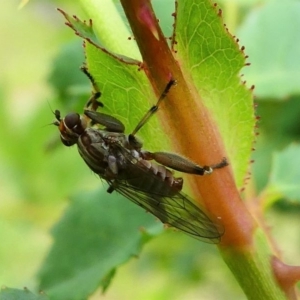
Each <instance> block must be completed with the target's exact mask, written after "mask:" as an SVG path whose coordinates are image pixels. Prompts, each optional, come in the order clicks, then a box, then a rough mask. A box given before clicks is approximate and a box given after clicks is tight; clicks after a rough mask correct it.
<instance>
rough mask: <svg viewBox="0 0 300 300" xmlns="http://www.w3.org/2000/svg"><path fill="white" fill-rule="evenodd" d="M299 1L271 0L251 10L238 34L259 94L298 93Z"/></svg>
mask: <svg viewBox="0 0 300 300" xmlns="http://www.w3.org/2000/svg"><path fill="white" fill-rule="evenodd" d="M299 30H300V3H299V1H293V0H290V1H284V2H283V1H268V2H267V3H266V4H265V5H261V6H258V7H257V8H256V9H255V10H253V11H252V13H250V14H249V15H248V17H247V19H246V20H245V22H244V24H243V25H242V26H241V28H240V30H239V32H238V36H239V38H240V39H241V41H242V44H243V45H245V46H246V51H247V54H249V57H250V59H249V60H250V61H251V68H247V70H246V71H245V75H246V77H247V80H248V81H250V82H253V83H255V86H256V88H255V94H256V95H257V96H258V97H260V98H267V97H269V98H270V97H271V98H277V99H280V98H281V99H284V98H286V97H287V96H291V95H295V94H299V92H300V85H299V77H300V61H299V53H300V38H299Z"/></svg>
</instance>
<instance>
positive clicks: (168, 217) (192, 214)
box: [112, 171, 224, 244]
mask: <svg viewBox="0 0 300 300" xmlns="http://www.w3.org/2000/svg"><path fill="white" fill-rule="evenodd" d="M145 172H146V171H145ZM147 175H148V176H149V174H148V173H147ZM152 176H155V175H152ZM112 187H113V189H114V190H116V191H117V192H119V193H120V194H122V195H123V196H124V197H126V198H127V199H129V200H131V201H132V202H134V203H135V204H137V205H139V206H141V207H142V208H144V209H145V210H146V211H148V212H150V213H152V214H153V215H154V216H156V217H157V218H158V219H160V220H161V222H162V223H164V224H167V225H170V226H172V227H175V228H177V229H179V230H181V231H183V232H185V233H186V234H188V235H190V236H192V237H194V238H197V239H199V240H201V241H204V242H206V243H213V244H216V243H219V241H220V238H221V236H222V235H223V233H224V228H223V226H222V225H221V224H220V222H218V220H213V219H212V218H210V217H209V216H208V215H207V213H205V211H204V208H202V207H199V206H197V205H195V204H194V203H193V202H192V200H191V199H190V198H189V197H188V196H187V195H186V194H184V193H182V192H180V193H178V192H177V193H175V194H174V195H173V196H171V197H166V196H162V195H159V194H154V193H150V192H149V190H148V189H147V191H145V190H142V189H141V188H139V187H137V186H136V185H132V184H130V181H127V180H115V181H114V183H113V186H112Z"/></svg>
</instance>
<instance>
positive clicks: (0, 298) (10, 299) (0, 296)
mask: <svg viewBox="0 0 300 300" xmlns="http://www.w3.org/2000/svg"><path fill="white" fill-rule="evenodd" d="M16 299H18V300H47V299H49V298H48V297H47V296H46V295H43V294H40V295H35V294H33V293H31V292H30V291H29V290H28V289H27V288H24V289H23V290H19V289H12V288H8V287H2V288H1V290H0V300H16Z"/></svg>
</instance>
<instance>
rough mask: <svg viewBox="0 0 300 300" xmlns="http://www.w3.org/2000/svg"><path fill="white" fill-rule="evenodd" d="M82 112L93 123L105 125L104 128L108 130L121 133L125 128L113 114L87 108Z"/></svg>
mask: <svg viewBox="0 0 300 300" xmlns="http://www.w3.org/2000/svg"><path fill="white" fill-rule="evenodd" d="M84 114H85V115H86V116H87V117H89V118H90V119H91V120H92V121H93V123H94V124H100V125H103V126H105V130H107V131H109V132H118V133H123V132H124V130H125V126H124V124H123V123H122V122H121V121H120V120H118V119H117V118H115V117H113V116H110V115H107V114H103V113H100V112H98V111H93V110H87V109H85V110H84Z"/></svg>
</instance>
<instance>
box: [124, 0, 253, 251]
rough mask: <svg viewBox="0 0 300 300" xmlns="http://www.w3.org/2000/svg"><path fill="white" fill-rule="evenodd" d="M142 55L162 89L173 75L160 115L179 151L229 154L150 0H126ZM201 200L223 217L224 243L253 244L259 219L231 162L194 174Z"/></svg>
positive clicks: (208, 156) (212, 156)
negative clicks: (242, 196) (243, 196)
mask: <svg viewBox="0 0 300 300" xmlns="http://www.w3.org/2000/svg"><path fill="white" fill-rule="evenodd" d="M121 3H122V5H123V8H124V11H125V13H126V15H127V18H128V20H129V22H130V25H131V28H132V31H133V34H134V36H135V38H136V41H137V43H138V46H139V49H140V52H141V54H142V57H143V63H144V67H143V69H144V70H145V72H146V74H147V76H148V78H149V80H150V82H151V84H152V86H153V88H154V90H155V91H156V93H157V95H159V93H160V91H162V90H163V89H164V87H165V85H166V83H167V82H168V81H169V80H170V79H171V78H174V79H176V80H177V83H178V84H177V86H175V87H174V88H172V89H171V90H170V93H169V94H168V97H167V99H166V100H165V101H163V103H162V105H161V108H160V112H161V113H160V114H159V117H161V118H162V120H163V123H164V125H165V126H166V127H165V128H166V132H172V136H175V137H176V138H175V139H173V142H174V147H175V148H176V151H178V153H180V154H183V155H185V156H186V157H189V158H190V159H192V160H193V161H195V162H197V163H199V164H200V165H204V164H205V165H209V164H214V163H217V162H220V161H221V159H222V158H223V157H227V155H226V153H225V148H224V145H223V143H222V139H221V136H220V134H219V131H218V129H217V126H216V123H215V122H214V121H213V118H212V116H211V114H210V112H209V111H208V110H207V109H206V107H205V106H204V105H203V102H202V101H201V95H199V94H198V93H197V91H196V89H195V88H194V86H193V84H192V82H191V81H190V80H189V79H188V78H184V76H183V74H182V72H181V69H180V67H179V64H178V62H177V61H176V60H175V58H174V56H173V54H172V52H171V50H170V48H169V46H168V44H167V42H166V39H165V37H164V36H163V34H162V31H161V29H160V27H159V25H158V23H157V20H156V17H155V15H154V12H153V10H152V7H151V4H150V1H149V0H121ZM190 179H191V184H192V188H193V190H194V192H195V194H196V195H197V199H196V200H197V201H199V202H200V201H201V202H202V201H203V202H204V203H205V206H206V207H207V209H208V210H209V211H210V212H211V213H212V214H213V215H215V216H216V217H218V218H220V219H221V220H222V223H223V224H224V227H225V234H224V236H223V238H222V241H221V246H231V247H234V248H236V249H237V248H243V247H249V246H251V244H252V236H253V230H254V228H255V222H254V220H253V219H252V217H251V215H250V214H249V212H248V211H247V209H246V207H245V206H244V204H243V203H242V201H241V199H240V195H239V192H238V190H237V188H236V185H235V182H234V178H233V174H232V172H231V168H230V166H229V167H225V168H223V169H220V170H216V171H215V172H213V174H212V175H210V176H204V177H201V176H190Z"/></svg>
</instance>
